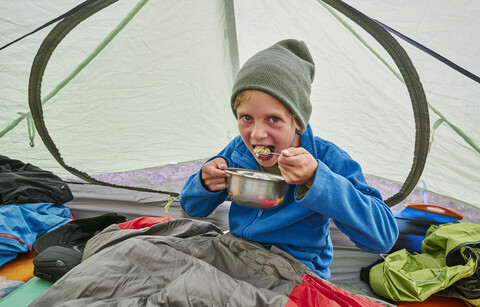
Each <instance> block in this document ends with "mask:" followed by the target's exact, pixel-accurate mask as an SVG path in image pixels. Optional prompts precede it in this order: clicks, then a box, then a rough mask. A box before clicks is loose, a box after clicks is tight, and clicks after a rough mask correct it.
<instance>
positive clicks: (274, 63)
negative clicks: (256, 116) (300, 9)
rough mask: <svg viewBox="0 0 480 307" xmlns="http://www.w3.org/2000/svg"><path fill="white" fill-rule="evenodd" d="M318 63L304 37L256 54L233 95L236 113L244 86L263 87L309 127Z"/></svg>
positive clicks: (236, 83) (238, 81)
mask: <svg viewBox="0 0 480 307" xmlns="http://www.w3.org/2000/svg"><path fill="white" fill-rule="evenodd" d="M314 75H315V64H314V63H313V59H312V56H311V54H310V51H309V50H308V47H307V45H306V44H305V43H304V42H303V41H299V40H294V39H287V40H282V41H280V42H278V43H276V44H275V45H273V46H271V47H269V48H267V49H264V50H262V51H260V52H258V53H257V54H255V55H253V56H252V57H251V58H250V59H249V60H248V61H247V62H245V64H244V65H243V66H242V68H240V71H239V72H238V74H237V77H236V78H235V82H234V84H233V91H232V97H231V105H232V110H233V114H234V115H235V117H237V112H236V111H235V109H234V106H235V99H236V97H237V94H238V93H239V92H241V91H243V90H259V91H262V92H266V93H268V94H270V95H272V96H273V97H275V98H277V99H278V100H280V101H281V102H282V103H283V104H284V105H285V106H286V107H287V108H288V109H289V110H290V112H291V113H292V114H293V115H294V116H295V119H296V120H297V122H298V123H299V124H300V126H301V128H302V131H304V130H305V128H306V126H307V123H308V120H309V119H310V115H311V114H312V105H311V103H310V91H311V85H312V81H313V77H314Z"/></svg>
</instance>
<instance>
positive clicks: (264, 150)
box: [253, 145, 275, 157]
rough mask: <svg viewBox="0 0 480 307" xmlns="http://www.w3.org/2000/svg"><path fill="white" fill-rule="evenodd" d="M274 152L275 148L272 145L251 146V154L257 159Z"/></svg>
mask: <svg viewBox="0 0 480 307" xmlns="http://www.w3.org/2000/svg"><path fill="white" fill-rule="evenodd" d="M274 151H275V146H273V145H261V146H260V145H259V146H255V145H253V152H254V153H255V155H256V156H257V157H266V156H269V155H270V153H271V152H274Z"/></svg>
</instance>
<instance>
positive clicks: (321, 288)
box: [286, 274, 382, 307]
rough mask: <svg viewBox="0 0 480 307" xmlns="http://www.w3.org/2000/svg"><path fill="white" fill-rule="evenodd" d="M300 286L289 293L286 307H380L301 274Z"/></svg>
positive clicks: (365, 299)
mask: <svg viewBox="0 0 480 307" xmlns="http://www.w3.org/2000/svg"><path fill="white" fill-rule="evenodd" d="M302 277H303V282H302V284H301V285H298V286H295V288H293V290H292V292H291V293H290V296H289V298H290V300H291V302H290V301H289V302H288V303H287V305H286V307H294V306H299V307H301V306H305V307H307V306H308V307H314V306H325V307H380V306H382V305H380V304H378V303H377V302H374V301H371V300H369V299H367V298H364V297H361V296H358V295H355V294H352V293H350V292H348V291H346V290H343V289H341V288H338V287H336V286H334V285H333V284H331V283H328V282H324V281H322V280H320V279H318V278H315V277H311V276H309V275H307V274H303V275H302Z"/></svg>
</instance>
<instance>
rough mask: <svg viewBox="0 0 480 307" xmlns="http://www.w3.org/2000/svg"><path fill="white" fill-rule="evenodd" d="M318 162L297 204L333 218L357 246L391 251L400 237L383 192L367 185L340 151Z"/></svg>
mask: <svg viewBox="0 0 480 307" xmlns="http://www.w3.org/2000/svg"><path fill="white" fill-rule="evenodd" d="M317 161H318V167H317V171H316V174H315V180H314V183H313V185H312V186H311V187H310V189H309V190H308V192H307V193H306V194H305V196H304V197H303V198H302V199H300V200H298V202H299V203H301V204H303V205H305V206H307V207H309V208H311V209H312V210H314V211H317V212H319V213H321V214H323V215H324V216H327V217H330V218H331V219H332V220H333V221H334V223H335V224H336V225H337V227H338V228H339V229H340V230H341V231H342V232H343V233H345V234H346V235H347V236H348V237H349V238H350V239H351V240H352V242H354V243H355V245H356V246H358V247H360V248H362V249H364V250H366V251H369V252H372V253H385V252H388V251H389V250H390V249H391V248H392V247H393V245H394V244H395V242H396V240H397V237H398V227H397V223H396V221H395V217H394V216H393V213H392V211H391V210H390V208H389V207H388V206H387V205H386V204H385V203H384V202H383V199H382V196H381V194H380V192H379V191H378V190H377V189H375V188H373V187H371V186H369V185H368V184H367V182H366V180H365V177H364V176H363V173H362V170H361V167H360V165H359V164H358V163H357V162H355V161H354V160H352V159H351V158H350V156H349V155H348V154H347V153H346V152H344V151H342V150H340V149H338V148H330V149H329V152H327V153H326V155H325V156H324V159H323V161H322V160H320V159H318V160H317Z"/></svg>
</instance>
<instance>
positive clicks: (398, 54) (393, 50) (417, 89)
mask: <svg viewBox="0 0 480 307" xmlns="http://www.w3.org/2000/svg"><path fill="white" fill-rule="evenodd" d="M116 1H117V0H104V1H95V2H93V3H90V4H89V5H86V6H85V7H83V8H82V9H80V10H78V11H77V12H75V13H74V14H72V15H69V16H68V17H66V18H65V19H64V20H62V21H61V22H60V23H59V24H58V25H57V26H55V28H54V29H53V30H52V31H51V32H50V33H49V35H48V36H47V37H46V38H45V40H44V41H43V43H42V45H41V46H40V48H39V50H38V52H37V55H36V56H35V59H34V62H33V64H32V69H31V73H30V82H29V106H30V111H31V113H32V116H33V118H34V121H35V127H36V129H37V131H38V133H39V135H40V136H41V138H42V140H43V142H44V143H45V145H46V147H47V148H48V150H49V151H50V153H51V154H52V155H53V156H54V157H55V159H56V160H57V161H58V162H59V163H60V165H62V167H64V168H65V169H66V170H68V171H69V172H70V173H72V174H74V175H76V176H78V177H79V178H81V179H84V180H86V181H87V182H91V183H96V184H101V185H107V186H113V187H120V188H127V189H134V190H140V191H148V192H160V193H165V194H170V195H171V196H174V197H176V196H178V193H172V192H165V191H158V190H152V189H146V188H140V187H129V186H121V185H114V184H110V183H106V182H102V181H99V180H97V179H95V178H92V177H91V176H90V175H88V174H86V173H85V172H82V171H79V170H77V169H75V168H73V167H71V166H68V165H67V164H66V163H65V162H64V161H63V158H62V157H61V155H60V152H59V150H58V148H57V147H56V145H55V143H54V142H53V140H52V139H51V137H50V135H49V133H48V130H47V128H46V125H45V121H44V118H43V109H42V101H41V84H42V78H43V74H44V72H45V69H46V66H47V63H48V60H49V59H50V56H51V55H52V53H53V51H54V50H55V48H56V47H57V45H58V44H59V43H60V41H61V40H62V39H63V38H64V37H65V36H66V35H67V34H68V33H69V32H70V31H71V30H72V29H73V28H74V27H76V26H77V25H78V24H79V23H80V22H82V21H83V20H85V19H86V18H88V17H90V16H91V15H93V14H95V13H96V12H98V11H100V10H101V9H103V8H105V7H107V6H109V5H110V4H112V3H114V2H116ZM324 2H325V3H327V4H328V5H330V6H331V7H333V8H334V9H336V10H337V11H339V12H341V13H343V14H344V15H345V16H347V17H348V18H350V19H351V20H352V21H354V22H355V23H357V24H358V25H359V26H361V27H362V28H363V29H365V31H367V32H368V33H369V34H370V35H372V37H373V38H375V39H376V40H377V41H378V42H379V43H380V44H381V45H382V46H383V47H384V48H385V50H386V51H387V52H388V53H389V54H390V56H391V57H392V59H393V60H394V61H395V63H396V65H397V67H398V68H399V70H400V73H401V74H402V77H403V78H404V81H405V84H406V86H407V89H408V92H409V95H410V99H411V102H412V107H413V113H414V118H415V128H416V133H415V150H414V159H413V164H412V168H411V170H410V173H409V175H408V177H407V179H406V180H405V183H404V184H403V186H402V188H401V189H400V191H399V192H398V193H397V194H395V195H393V196H392V197H390V198H388V199H387V200H386V201H385V203H386V204H387V205H388V206H390V207H391V206H393V205H395V204H397V203H399V202H400V201H402V200H403V199H405V198H406V197H407V196H408V195H409V194H410V193H411V192H412V191H413V189H414V188H415V186H416V184H417V182H418V180H419V179H420V176H421V174H422V172H423V168H424V166H425V161H426V158H427V155H428V146H429V142H428V140H429V135H430V130H429V129H430V128H429V116H428V105H427V102H426V98H425V92H424V91H423V87H422V84H421V83H420V80H419V78H418V74H417V72H416V70H415V68H414V66H413V64H412V62H411V60H410V58H409V57H408V55H407V53H406V52H405V50H404V49H403V48H402V47H401V46H400V45H399V44H398V42H397V41H396V40H395V39H394V38H393V37H392V36H391V35H390V34H389V33H388V32H387V31H386V30H385V29H384V28H382V27H381V26H379V25H378V24H377V23H375V22H374V21H373V20H371V19H370V18H369V17H367V16H365V15H364V14H362V13H361V12H359V11H357V10H356V9H354V8H353V7H351V6H349V5H347V4H345V3H343V2H342V1H339V0H325V1H324Z"/></svg>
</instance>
